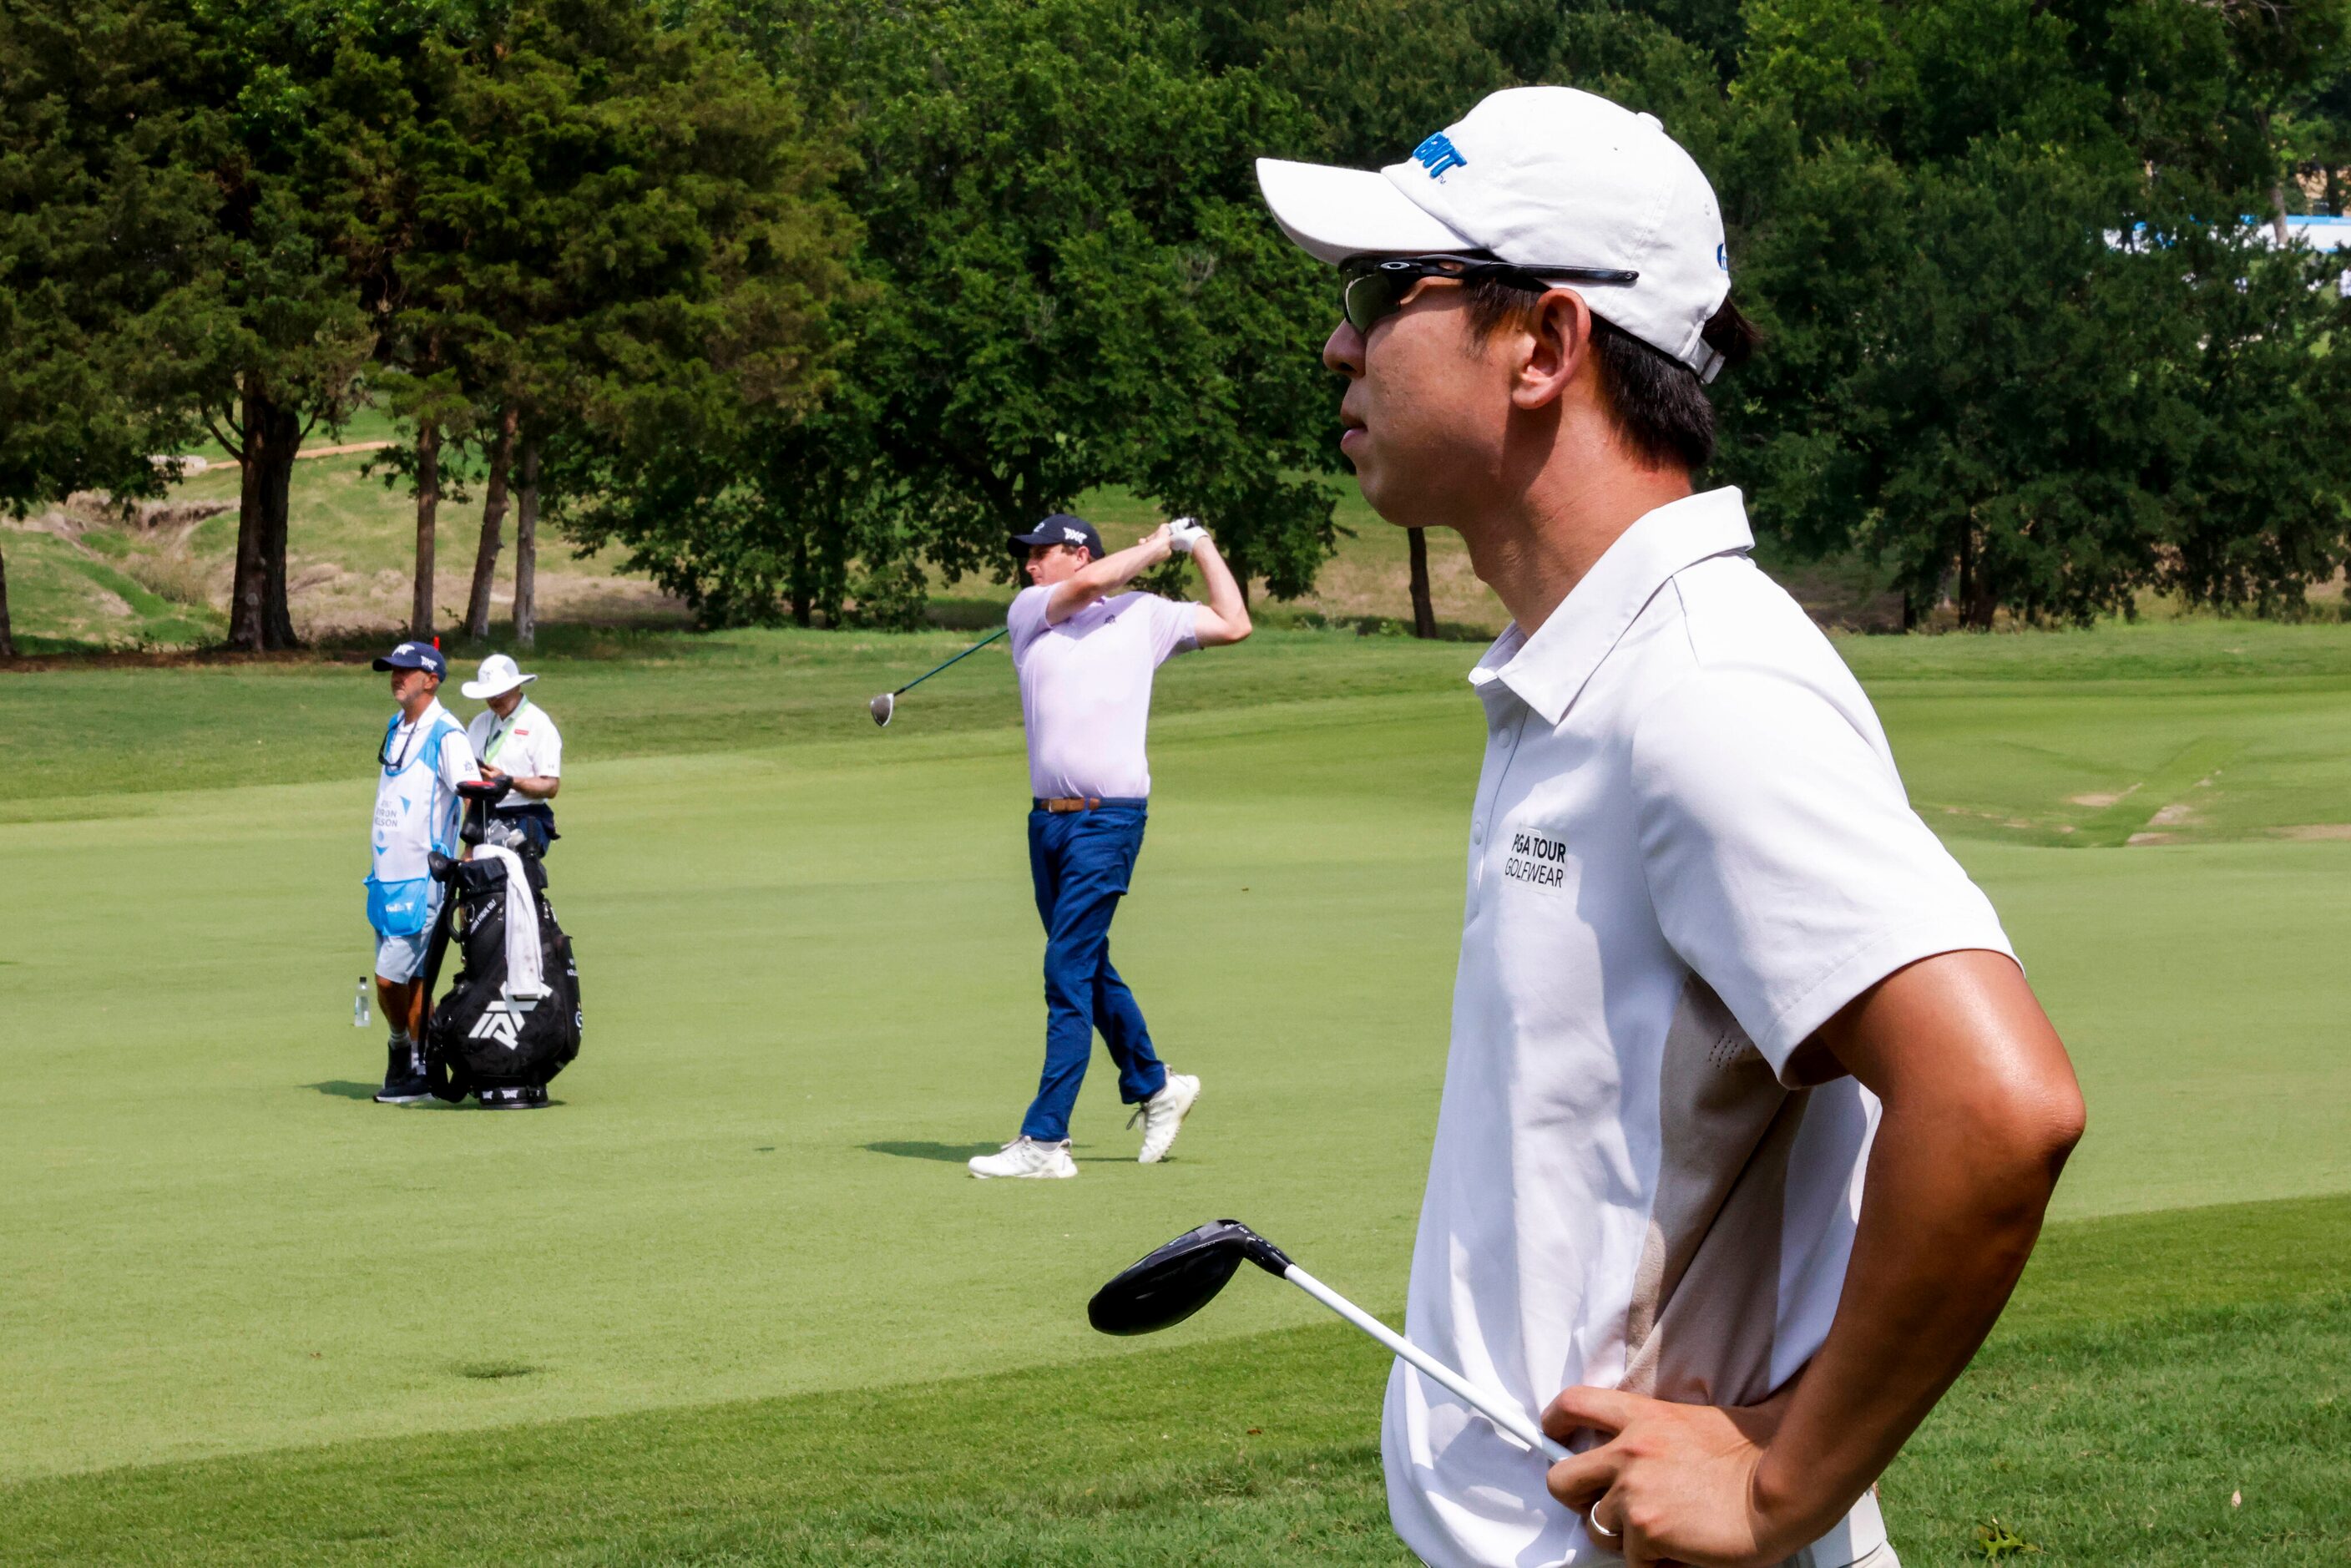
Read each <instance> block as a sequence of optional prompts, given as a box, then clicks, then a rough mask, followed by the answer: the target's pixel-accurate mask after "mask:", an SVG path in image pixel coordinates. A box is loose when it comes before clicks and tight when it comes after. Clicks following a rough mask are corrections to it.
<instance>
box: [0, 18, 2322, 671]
mask: <svg viewBox="0 0 2351 1568" xmlns="http://www.w3.org/2000/svg"><path fill="white" fill-rule="evenodd" d="M1533 81H1552V82H1567V83H1571V84H1573V85H1578V86H1583V87H1588V88H1591V89H1593V90H1596V91H1600V92H1604V93H1606V94H1608V95H1609V96H1612V97H1614V98H1616V99H1620V100H1621V101H1624V102H1626V103H1629V104H1632V105H1634V106H1635V107H1639V108H1643V109H1647V110H1651V111H1653V112H1656V114H1658V115H1659V116H1660V118H1661V119H1663V120H1664V121H1665V123H1666V125H1667V129H1668V130H1670V131H1672V132H1673V133H1674V134H1675V135H1676V136H1677V138H1679V139H1680V140H1681V141H1683V142H1684V143H1685V144H1686V145H1687V146H1689V147H1690V149H1691V150H1692V152H1694V153H1695V154H1696V155H1697V157H1698V160H1699V162H1701V164H1703V165H1704V166H1705V167H1706V168H1707V170H1708V172H1709V174H1710V175H1711V176H1712V177H1713V179H1714V181H1715V183H1716V186H1717V188H1718V190H1719V192H1720V193H1721V194H1722V197H1723V201H1724V206H1725V215H1726V219H1727V221H1728V224H1729V231H1730V236H1731V237H1730V256H1731V265H1732V270H1733V278H1734V287H1735V291H1736V297H1737V298H1740V301H1741V303H1742V305H1743V306H1744V308H1746V309H1747V310H1748V312H1749V313H1750V315H1751V316H1753V317H1754V318H1755V319H1757V320H1758V322H1759V323H1760V324H1761V327H1762V329H1763V330H1764V332H1765V334H1766V346H1765V349H1764V351H1763V352H1762V353H1761V356H1760V357H1759V358H1758V360H1757V361H1755V363H1753V364H1752V365H1750V367H1749V368H1748V369H1747V371H1745V372H1744V373H1742V374H1741V375H1740V377H1738V378H1737V379H1736V380H1735V381H1726V382H1723V383H1719V385H1718V388H1717V392H1718V393H1719V400H1718V401H1719V402H1720V404H1721V408H1722V415H1723V426H1724V441H1723V445H1722V450H1721V454H1720V456H1719V459H1718V462H1717V464H1716V471H1715V473H1714V474H1713V475H1712V476H1710V477H1712V478H1715V479H1719V480H1724V481H1729V482H1734V483H1739V484H1741V485H1742V486H1746V487H1747V489H1748V491H1749V493H1750V497H1751V499H1752V502H1753V504H1754V508H1755V515H1756V518H1757V522H1758V526H1759V528H1762V529H1764V530H1767V531H1768V532H1770V533H1771V534H1773V535H1775V536H1776V537H1778V538H1780V539H1782V541H1784V542H1785V544H1786V545H1787V546H1788V547H1789V548H1790V549H1793V550H1796V551H1799V552H1823V553H1825V552H1834V551H1860V552H1862V553H1864V554H1865V555H1866V556H1868V557H1869V558H1871V559H1875V560H1876V561H1877V562H1878V563H1879V564H1880V566H1881V567H1882V569H1883V570H1885V571H1886V573H1887V575H1888V576H1889V577H1890V578H1891V579H1892V580H1893V581H1894V582H1895V583H1896V586H1897V587H1898V588H1899V589H1900V591H1901V592H1902V595H1903V599H1904V602H1905V605H1906V619H1910V620H1915V619H1917V618H1918V617H1921V616H1923V615H1924V614H1926V613H1927V612H1929V611H1930V610H1932V609H1933V608H1934V607H1935V606H1937V605H1938V604H1939V603H1941V602H1942V601H1945V600H1946V599H1948V600H1949V601H1951V602H1952V603H1953V604H1954V605H1955V606H1956V607H1957V609H1958V612H1959V617H1960V619H1961V621H1962V622H1964V623H1966V624H1970V625H1976V626H1984V625H1989V624H1991V621H1992V619H1993V617H1994V615H1995V614H1996V613H1997V612H2001V611H2002V610H2005V611H2007V612H2011V613H2013V614H2019V615H2023V616H2027V617H2032V618H2039V619H2053V620H2071V621H2086V620H2088V619H2090V618H2092V617H2094V616H2095V615H2097V614H2100V613H2103V612H2111V611H2116V610H2122V611H2127V610H2128V608H2129V607H2130V605H2131V603H2132V602H2133V599H2134V596H2135V595H2136V594H2137V593H2138V592H2139V591H2143V590H2146V589H2149V588H2154V589H2159V590H2163V591H2171V592H2175V593H2178V594H2179V595H2182V596H2184V597H2185V598H2187V599H2188V600H2189V601H2195V602H2199V603H2209V604H2214V605H2231V606H2233V605H2250V606H2252V607H2255V608H2259V609H2262V610H2266V611H2284V610H2290V609H2292V608H2294V607H2295V606H2297V605H2299V604H2300V603H2301V602H2302V601H2303V596H2304V592H2305V591H2306V589H2307V588H2308V586H2309V585H2310V584H2312V583H2313V582H2315V581H2319V580H2325V578H2326V577H2327V576H2328V575H2329V574H2330V573H2332V572H2333V571H2335V570H2336V569H2337V568H2339V567H2340V566H2342V565H2343V563H2344V561H2345V559H2346V555H2351V509H2346V493H2351V413H2346V410H2351V396H2346V394H2351V351H2344V350H2343V349H2342V347H2341V346H2342V345H2343V344H2345V343H2346V342H2351V338H2346V327H2351V300H2346V298H2345V293H2344V290H2343V288H2342V287H2338V277H2339V275H2340V274H2341V272H2342V269H2343V268H2344V267H2345V266H2346V265H2351V253H2347V254H2346V255H2343V256H2335V257H2331V258H2330V257H2327V256H2321V255H2317V254H2314V253H2313V252H2311V251H2310V250H2309V249H2307V248H2306V247H2299V246H2279V245H2277V244H2276V243H2275V241H2276V239H2277V237H2278V236H2279V235H2281V234H2282V233H2283V228H2282V220H2283V214H2289V213H2300V212H2317V213H2339V212H2340V211H2341V209H2342V203H2343V200H2344V195H2345V185H2346V183H2351V0H2296V3H2294V4H2272V3H2268V0H2219V3H2211V0H1911V3H1909V4H1905V5H1886V4H1882V3H1878V0H1745V3H1744V4H1740V3H1736V0H1651V3H1648V4H1639V5H1635V4H1615V3H1610V0H1462V3H1461V4H1458V5H1450V6H1445V7H1429V6H1422V5H1413V4H1410V3H1409V0H1308V3H1306V4H1302V5H1293V4H1275V3H1273V0H1235V3H1232V4H1222V5H1206V4H1197V3H1191V4H1179V3H1175V0H826V3H823V4H814V3H792V0H340V3H329V0H0V103H5V105H6V106H7V112H6V113H5V115H0V508H5V509H8V510H13V511H16V512H20V513H21V512H22V511H23V510H25V509H26V508H27V507H31V506H34V505H37V504H42V503H44V502H47V501H50V500H54V499H56V498H58V497H61V496H62V495H64V494H65V493H66V492H68V491H71V490H77V489H95V488H102V489H107V490H110V491H111V492H112V493H114V494H115V495H117V496H120V497H131V496H137V495H141V494H152V493H154V492H155V491H157V490H158V489H159V488H160V487H161V486H162V485H163V483H165V481H166V478H167V476H166V475H164V474H163V473H162V471H160V470H159V469H158V468H157V467H156V466H155V465H153V464H152V463H151V461H150V458H151V456H152V455H155V454H161V453H170V452H172V451H175V450H178V449H180V448H182V447H183V446H184V445H185V444H187V443H188V442H190V441H192V440H193V439H195V438H196V437H197V436H198V435H199V434H201V433H204V432H209V433H211V434H213V435H214V436H215V437H216V438H217V439H218V440H219V441H220V442H221V443H222V444H224V445H225V446H226V447H227V448H228V450H229V451H230V452H231V454H232V455H235V457H237V459H238V460H239V461H240V463H241V464H242V465H243V475H244V480H243V497H242V503H241V507H240V521H239V530H238V547H237V559H236V566H235V580H234V588H233V591H232V602H231V608H230V624H229V642H230V643H232V645H235V646H238V647H245V648H255V649H266V648H273V647H281V646H286V645H288V644H289V643H292V641H293V639H294V630H293V626H292V622H291V619H290V616H289V614H288V612H287V597H286V550H287V486H288V481H289V476H290V465H291V463H292V458H293V454H294V452H295V451H296V450H298V447H299V444H300V443H301V441H302V440H303V439H304V437H305V435H306V434H307V433H308V432H309V431H311V430H313V429H314V428H319V427H324V428H327V429H330V430H331V429H333V428H335V427H336V426H338V425H339V424H340V422H341V421H343V420H344V419H346V418H347V417H348V416H349V414H350V412H351V409H352V407H353V403H354V400H355V399H357V398H359V397H360V396H361V395H362V392H364V395H366V396H367V397H369V398H371V399H372V400H374V401H375V402H377V403H378V404H379V405H380V406H381V407H383V408H385V409H387V410H389V411H390V412H391V413H392V415H393V416H394V417H395V419H396V420H397V421H398V422H399V424H400V428H401V431H402V441H401V442H400V444H399V445H398V447H397V449H396V451H395V453H394V454H393V455H392V461H391V462H390V463H389V464H388V465H387V467H388V469H389V471H390V473H389V476H390V477H391V478H392V480H393V482H396V483H400V484H402V485H404V486H406V487H407V488H408V490H409V491H410V492H411V493H412V494H413V497H414V502H415V507H416V519H417V572H416V589H415V597H414V603H413V615H412V624H413V630H414V631H416V632H420V633H423V632H429V631H431V630H432V629H433V626H432V622H433V597H432V596H433V585H434V573H435V570H436V569H435V556H436V550H435V546H436V527H437V524H436V508H437V507H438V505H439V502H440V500H441V499H442V498H443V497H444V496H445V495H447V494H449V493H450V492H451V490H452V489H453V487H455V486H469V487H470V486H475V485H478V486H480V487H481V495H482V497H483V499H484V502H485V515H484V519H483V525H482V529H481V532H480V534H479V536H478V537H477V538H475V539H474V540H472V541H471V542H472V543H473V545H474V551H473V560H472V568H473V579H472V585H471V586H472V591H471V594H470V596H469V599H470V602H469V604H468V609H467V615H466V622H467V624H466V630H467V631H468V632H470V633H471V634H473V635H474V636H475V637H480V636H484V635H486V633H487V632H488V625H489V614H490V583H491V581H492V579H493V573H494V572H495V570H496V567H497V565H498V562H499V560H500V559H501V556H502V552H503V551H504V550H505V549H506V544H505V540H504V537H503V535H504V529H505V528H506V527H507V519H508V517H511V518H512V522H513V526H514V529H515V539H514V541H513V548H514V564H515V572H516V593H515V621H516V630H517V635H518V637H519V638H520V639H521V640H523V641H525V642H528V637H529V635H530V632H531V626H532V620H533V610H534V606H533V597H532V590H531V571H532V569H533V563H534V561H535V551H536V546H537V537H538V528H539V525H540V522H541V519H542V518H545V519H546V520H547V521H548V522H549V526H550V527H552V528H559V529H560V530H561V532H562V534H563V535H564V536H565V537H566V538H569V540H571V541H573V542H575V543H576V544H578V545H580V546H583V547H589V546H593V547H601V546H608V545H618V546H620V547H622V548H624V549H626V550H627V551H628V553H629V556H630V559H631V562H632V566H633V567H635V568H636V569H638V570H644V571H647V572H649V573H650V574H651V575H652V576H653V578H654V579H655V580H658V581H659V582H660V583H662V584H663V585H664V587H666V588H668V589H670V590H672V591H675V592H678V593H680V594H682V595H683V596H684V598H685V599H686V600H687V601H688V602H689V603H690V604H692V605H693V607H694V608H695V611H696V612H697V614H698V615H699V616H700V617H701V618H702V619H703V620H704V621H705V622H710V623H728V622H766V621H777V620H786V619H789V620H793V621H797V622H800V623H801V624H815V623H824V624H831V625H841V624H849V623H864V624H880V625H903V624H909V623H912V622H914V621H916V620H918V619H919V618H920V616H921V615H922V613H923V611H924V608H925V601H926V597H927V594H928V593H929V591H931V587H932V585H933V584H934V582H935V581H936V580H939V579H940V578H945V579H946V580H949V581H953V580H957V579H959V578H960V577H961V576H962V575H963V574H965V573H978V574H981V575H983V576H996V575H1000V574H1001V573H1002V572H1003V571H1004V570H1005V569H1006V567H1007V566H1008V562H1007V561H1006V560H1005V559H1004V552H1003V549H1002V545H1001V540H1002V538H1003V535H1004V533H1005V532H1006V531H1007V525H1008V524H1013V523H1022V522H1026V521H1029V520H1031V519H1033V518H1034V517H1036V516H1039V515H1041V514H1042V513H1044V512H1047V511H1050V510H1052V509H1055V508H1057V507H1064V506H1067V505H1069V504H1070V503H1071V501H1072V500H1073V499H1074V498H1075V497H1077V496H1078V495H1079V494H1081V492H1083V491H1085V490H1087V489H1089V488H1092V487H1093V486H1101V485H1112V484H1115V485H1124V486H1129V487H1131V488H1132V489H1134V491H1135V492H1137V493H1138V494H1140V495H1141V496H1143V497H1147V498H1149V499H1151V500H1153V501H1155V502H1156V503H1157V504H1159V505H1161V506H1163V507H1166V508H1168V509H1169V510H1171V511H1190V512H1197V513H1199V514H1201V515H1204V516H1206V517H1209V518H1211V519H1212V520H1213V521H1214V523H1215V524H1216V526H1217V529H1218V533H1219V537H1220V538H1221V539H1222V540H1223V541H1224V542H1225V543H1226V544H1227V546H1228V553H1229V554H1230V555H1231V557H1232V559H1233V560H1234V562H1235V565H1236V567H1237V568H1238V569H1240V570H1242V571H1243V573H1244V576H1245V579H1246V580H1254V582H1255V583H1257V584H1260V585H1262V588H1263V589H1264V590H1265V591H1269V592H1270V593H1272V594H1274V595H1277V596H1290V595H1295V594H1298V593H1301V592H1303V591H1306V590H1307V589H1309V588H1310V587H1311V584H1312V581H1313V579H1314V575H1315V572H1316V570H1317V569H1318V568H1319V567H1320V565H1321V564H1322V561H1323V560H1325V559H1328V557H1329V555H1330V553H1331V551H1332V549H1333V547H1334V543H1335V528H1334V524H1333V517H1332V498H1331V489H1330V486H1329V483H1328V476H1329V475H1330V474H1331V473H1332V472H1333V471H1334V470H1335V469H1336V468H1337V467H1338V466H1339V464H1338V459H1337V455H1336V446H1335V442H1334V440H1333V437H1334V435H1335V434H1336V431H1335V418H1336V404H1337V398H1336V395H1335V389H1334V387H1333V385H1332V382H1331V379H1330V378H1329V377H1328V375H1327V374H1326V373H1325V372H1323V371H1322V370H1321V368H1320V366H1319V363H1318V360H1317V349H1318V345H1319V344H1320V342H1321V340H1322V336H1323V334H1324V332H1325V331H1326V330H1327V329H1328V327H1329V325H1330V323H1331V322H1332V319H1334V317H1335V304H1336V300H1335V289H1334V282H1333V279H1332V276H1331V275H1330V274H1329V272H1328V271H1327V269H1324V268H1322V267H1317V266H1316V265H1315V264H1313V263H1312V262H1311V261H1310V260H1308V259H1307V258H1306V257H1305V256H1303V255H1302V254H1301V253H1299V252H1298V251H1296V250H1295V249H1294V248H1293V247H1291V246H1290V245H1289V244H1288V243H1287V242H1286V241H1284V240H1282V239H1281V238H1280V235H1279V234H1278V233H1277V232H1276V231H1275V229H1274V228H1273V226H1272V225H1271V223H1270V220H1268V219H1267V217H1266V216H1265V214H1264V213H1263V211H1262V208H1261V206H1260V205H1259V202H1258V198H1257V193H1256V190H1255V185H1254V179H1253V174H1252V172H1251V161H1252V160H1253V159H1254V158H1255V157H1256V156H1258V155H1259V154H1270V155H1275V156H1284V157H1293V158H1309V159H1322V160H1328V161H1333V162H1349V163H1354V164H1359V165H1364V166H1372V165H1376V164H1378V163H1382V162H1391V161H1393V160H1395V158H1397V157H1399V156H1401V155H1402V153H1403V152H1404V150H1405V149H1407V148H1409V147H1411V146H1412V145H1413V144H1414V143H1416V141H1418V140H1419V139H1420V138H1421V137H1422V136H1424V135H1425V134H1426V133H1427V131H1430V130H1432V129H1435V128H1437V127H1439V126H1441V125H1443V124H1445V123H1446V122H1447V121H1448V120H1452V119H1454V118H1456V117H1457V116H1458V114H1459V113H1460V112H1462V110H1465V109H1466V108H1467V107H1468V105H1469V104H1470V103H1472V102H1474V101H1475V100H1476V99H1477V98H1479V96H1481V95H1482V94H1484V93H1486V92H1488V91H1491V90H1493V89H1497V88H1499V87H1504V86H1510V85H1514V84H1518V83H1522V82H1533ZM1414 543H1415V545H1416V546H1417V545H1418V543H1419V541H1418V540H1417V538H1416V539H1415V540H1414ZM1412 559H1414V561H1415V563H1416V567H1417V566H1419V564H1420V563H1421V562H1422V561H1423V560H1424V559H1425V555H1424V552H1423V551H1421V550H1420V549H1417V548H1416V549H1415V550H1414V551H1413V552H1412ZM0 571H5V563H0ZM1415 577H1416V582H1415V584H1414V587H1415V590H1416V592H1415V598H1416V622H1418V623H1419V625H1420V626H1421V627H1422V629H1423V630H1424V631H1426V630H1427V629H1430V627H1431V624H1432V617H1431V616H1430V614H1429V611H1428V605H1427V597H1426V574H1425V568H1424V569H1422V570H1416V572H1415ZM5 634H6V633H5V575H0V643H5Z"/></svg>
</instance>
